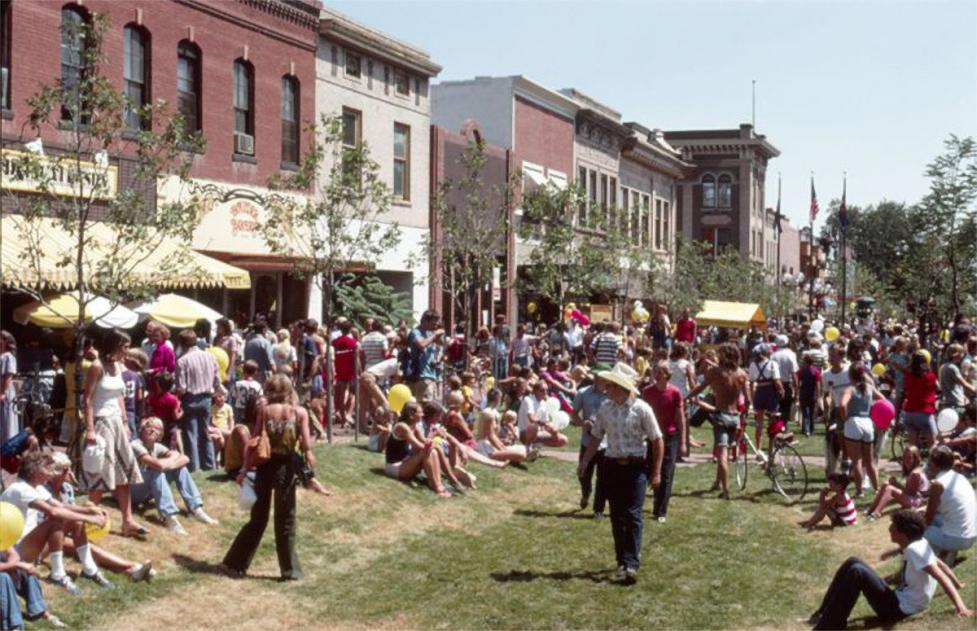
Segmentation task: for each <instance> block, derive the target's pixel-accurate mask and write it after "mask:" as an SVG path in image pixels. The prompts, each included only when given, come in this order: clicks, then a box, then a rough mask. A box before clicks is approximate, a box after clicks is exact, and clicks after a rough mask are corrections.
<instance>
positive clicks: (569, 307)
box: [567, 302, 577, 311]
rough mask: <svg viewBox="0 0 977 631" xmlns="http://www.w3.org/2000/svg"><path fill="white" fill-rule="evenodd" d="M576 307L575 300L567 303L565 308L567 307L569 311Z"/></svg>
mask: <svg viewBox="0 0 977 631" xmlns="http://www.w3.org/2000/svg"><path fill="white" fill-rule="evenodd" d="M576 308H577V303H575V302H571V303H569V304H568V305H567V309H569V310H570V311H573V310H574V309H576Z"/></svg>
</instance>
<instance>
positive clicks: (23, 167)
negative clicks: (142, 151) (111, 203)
mask: <svg viewBox="0 0 977 631" xmlns="http://www.w3.org/2000/svg"><path fill="white" fill-rule="evenodd" d="M25 158H34V159H35V160H36V161H37V163H38V164H39V166H40V168H41V175H40V176H39V177H34V176H33V174H32V173H30V172H29V171H30V169H29V168H28V167H27V164H26V162H25ZM79 180H81V182H80V183H79ZM118 181H119V167H116V166H108V165H106V166H101V165H98V164H95V163H94V162H85V161H82V162H76V161H75V160H74V158H72V157H69V156H61V157H60V158H54V157H51V156H44V155H41V156H36V155H33V154H30V153H26V152H23V151H13V150H11V149H3V150H0V184H2V188H3V189H4V190H12V191H23V192H27V193H41V192H48V193H53V194H54V195H59V196H62V197H82V198H86V199H87V198H89V197H91V198H92V199H98V200H107V199H113V198H115V195H116V190H117V188H118Z"/></svg>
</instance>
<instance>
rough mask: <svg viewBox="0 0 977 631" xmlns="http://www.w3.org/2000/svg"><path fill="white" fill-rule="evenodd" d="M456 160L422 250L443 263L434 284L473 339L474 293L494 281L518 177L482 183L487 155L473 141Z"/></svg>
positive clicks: (437, 196) (439, 193)
mask: <svg viewBox="0 0 977 631" xmlns="http://www.w3.org/2000/svg"><path fill="white" fill-rule="evenodd" d="M458 162H459V165H460V166H461V168H462V171H463V175H462V177H461V178H460V179H458V180H457V181H452V180H449V179H446V180H445V181H444V182H442V183H441V185H440V186H439V187H438V189H437V190H436V191H435V193H434V212H435V217H436V224H437V227H436V229H435V230H432V233H431V236H430V237H429V239H428V241H427V243H426V244H425V248H424V249H425V253H426V255H427V257H429V258H430V259H431V260H433V261H436V262H439V263H440V266H441V272H442V273H441V278H440V279H433V280H432V282H435V283H437V287H438V289H447V290H448V291H449V292H450V293H451V296H452V299H453V300H454V301H455V307H456V308H457V310H458V312H460V313H462V314H464V315H463V316H462V317H463V318H464V320H465V322H466V325H467V331H466V333H467V335H468V337H469V339H471V336H472V335H473V333H474V331H473V322H472V321H471V317H470V314H471V313H472V311H473V309H475V302H476V297H477V296H478V294H479V293H480V292H482V291H483V290H484V288H485V287H486V286H487V285H489V284H490V283H491V282H492V273H493V270H494V269H495V268H496V267H498V266H499V257H500V256H504V253H505V247H506V240H507V238H508V234H509V229H510V225H509V209H510V204H511V203H512V191H513V189H514V188H515V187H516V186H518V182H519V176H518V174H514V175H513V176H511V177H509V178H508V180H507V181H506V182H505V183H504V184H497V185H494V186H493V185H489V184H486V178H487V176H488V174H487V173H486V171H487V164H488V158H487V156H486V153H485V146H484V143H482V142H479V141H477V140H472V141H469V143H468V146H467V147H465V150H464V151H463V152H462V154H461V156H460V157H459V159H458ZM436 264H437V263H436ZM508 282H512V281H511V280H509V281H508Z"/></svg>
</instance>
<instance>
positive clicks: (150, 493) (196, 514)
mask: <svg viewBox="0 0 977 631" xmlns="http://www.w3.org/2000/svg"><path fill="white" fill-rule="evenodd" d="M162 435H163V422H162V421H161V420H159V419H158V418H156V417H153V416H150V417H148V418H144V419H143V420H142V422H141V423H140V424H139V438H138V439H136V440H134V441H132V451H133V453H135V455H136V460H137V461H138V462H139V468H140V470H141V472H142V476H143V481H142V482H140V483H139V484H135V485H133V487H132V503H133V504H135V505H137V506H138V505H140V504H145V503H146V502H148V501H149V500H150V499H152V500H153V501H154V502H155V504H156V510H157V511H159V518H160V521H162V522H163V523H164V524H165V525H166V527H167V528H168V529H169V530H170V532H172V533H174V534H177V535H186V534H187V531H186V530H185V529H184V528H183V525H182V524H180V521H179V520H178V519H177V515H178V514H179V513H180V509H178V508H177V507H176V502H175V501H173V492H172V491H171V490H170V482H175V483H176V487H177V490H178V491H179V492H180V496H181V497H182V498H183V502H184V503H185V504H186V506H187V512H188V513H189V514H190V515H191V516H192V517H193V518H194V519H196V520H197V521H199V522H201V523H204V524H208V525H216V524H217V520H216V519H214V518H213V517H211V516H210V515H208V514H207V513H206V512H205V511H204V501H203V497H202V496H201V495H200V489H198V488H197V484H196V483H195V482H194V481H193V477H192V476H191V475H190V470H189V469H187V465H188V464H189V463H190V459H189V458H188V457H187V456H186V454H181V453H179V452H178V451H171V450H170V449H167V448H166V447H165V446H164V445H163V444H162V443H160V442H157V441H158V440H159V439H160V438H161V437H162Z"/></svg>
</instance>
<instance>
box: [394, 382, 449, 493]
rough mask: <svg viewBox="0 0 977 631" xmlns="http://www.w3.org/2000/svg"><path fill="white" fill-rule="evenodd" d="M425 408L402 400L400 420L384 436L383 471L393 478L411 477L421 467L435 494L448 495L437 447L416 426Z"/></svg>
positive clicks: (405, 478)
mask: <svg viewBox="0 0 977 631" xmlns="http://www.w3.org/2000/svg"><path fill="white" fill-rule="evenodd" d="M423 414H424V411H423V410H422V409H421V405H420V404H419V403H416V402H414V401H409V402H407V403H406V404H404V407H403V409H401V411H400V420H399V421H398V422H397V423H396V424H395V425H394V426H393V430H391V432H390V436H389V437H388V438H387V444H386V450H385V459H386V464H385V465H384V467H383V471H384V473H386V474H387V475H388V476H390V477H391V478H393V479H395V480H400V481H402V482H406V481H408V480H413V479H414V478H415V477H416V476H417V474H418V473H420V472H421V471H422V470H423V471H424V473H425V475H426V476H427V483H428V486H430V487H431V490H432V491H434V492H435V493H436V494H437V496H438V497H441V498H447V497H451V493H450V492H449V491H448V490H447V489H445V488H444V485H443V484H442V483H441V461H440V459H439V458H438V452H439V451H440V449H435V447H434V443H433V442H432V441H430V440H426V439H425V438H423V436H422V435H421V433H420V431H419V430H418V427H417V425H418V423H419V422H420V420H421V417H422V416H423Z"/></svg>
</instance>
